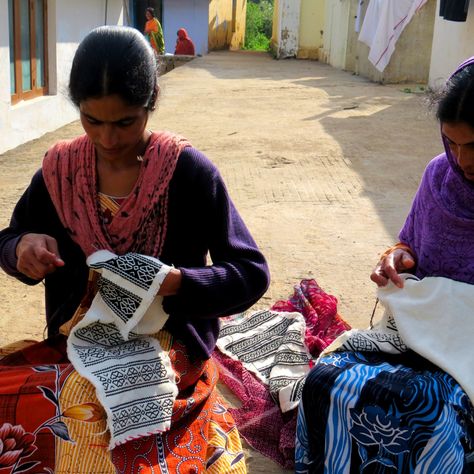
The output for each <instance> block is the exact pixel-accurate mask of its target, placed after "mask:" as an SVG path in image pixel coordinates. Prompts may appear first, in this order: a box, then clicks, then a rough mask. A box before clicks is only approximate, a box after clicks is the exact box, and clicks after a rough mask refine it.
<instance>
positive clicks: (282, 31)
mask: <svg viewBox="0 0 474 474" xmlns="http://www.w3.org/2000/svg"><path fill="white" fill-rule="evenodd" d="M300 13H301V0H279V2H278V19H277V21H278V26H277V28H278V44H277V45H276V48H275V49H276V51H275V53H276V56H277V58H290V57H294V56H296V54H297V53H298V44H299V29H300Z"/></svg>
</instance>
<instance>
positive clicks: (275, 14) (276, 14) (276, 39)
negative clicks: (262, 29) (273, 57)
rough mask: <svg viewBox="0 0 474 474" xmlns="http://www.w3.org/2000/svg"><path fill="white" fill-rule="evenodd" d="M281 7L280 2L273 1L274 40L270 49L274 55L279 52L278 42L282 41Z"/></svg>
mask: <svg viewBox="0 0 474 474" xmlns="http://www.w3.org/2000/svg"><path fill="white" fill-rule="evenodd" d="M279 7H280V2H279V1H278V0H274V1H273V25H272V39H271V41H270V47H271V49H272V51H273V52H274V53H276V51H277V50H278V42H279V40H280V34H279V31H278V29H279V28H280V22H279V18H280V15H279Z"/></svg>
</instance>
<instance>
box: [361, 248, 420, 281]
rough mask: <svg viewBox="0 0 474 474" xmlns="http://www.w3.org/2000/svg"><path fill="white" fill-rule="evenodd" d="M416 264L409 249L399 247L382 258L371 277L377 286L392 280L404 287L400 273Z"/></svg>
mask: <svg viewBox="0 0 474 474" xmlns="http://www.w3.org/2000/svg"><path fill="white" fill-rule="evenodd" d="M414 266H415V259H414V258H413V256H412V255H411V254H410V253H409V252H408V251H406V250H404V249H400V248H398V249H395V250H393V251H392V252H390V253H389V254H388V255H385V256H383V257H382V258H381V259H380V261H379V263H378V264H377V266H376V267H375V269H374V271H373V272H372V274H371V275H370V279H371V280H372V281H373V282H375V283H376V284H377V286H385V285H386V284H387V283H388V282H389V281H390V280H391V281H392V282H393V283H394V284H395V285H397V286H398V287H399V288H403V280H402V279H401V278H400V277H399V275H398V274H399V273H403V272H404V271H406V270H409V269H410V268H413V267H414Z"/></svg>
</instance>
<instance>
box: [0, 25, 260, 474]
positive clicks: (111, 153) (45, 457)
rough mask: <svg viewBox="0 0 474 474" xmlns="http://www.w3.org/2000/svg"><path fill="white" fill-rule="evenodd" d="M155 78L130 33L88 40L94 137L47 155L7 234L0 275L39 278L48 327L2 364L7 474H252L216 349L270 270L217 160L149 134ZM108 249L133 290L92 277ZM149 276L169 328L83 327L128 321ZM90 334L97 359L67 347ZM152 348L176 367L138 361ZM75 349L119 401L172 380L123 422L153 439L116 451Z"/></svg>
mask: <svg viewBox="0 0 474 474" xmlns="http://www.w3.org/2000/svg"><path fill="white" fill-rule="evenodd" d="M156 70H157V59H156V55H155V54H154V52H153V50H152V48H151V46H150V44H149V43H148V42H147V41H146V39H145V38H144V37H143V35H142V34H141V33H140V32H139V31H137V30H136V29H133V28H129V27H124V26H103V27H99V28H97V29H95V30H93V31H92V32H90V33H89V34H88V35H87V36H86V37H85V38H84V40H83V41H82V42H81V44H80V45H79V47H78V49H77V51H76V54H75V56H74V60H73V64H72V69H71V73H70V82H69V93H70V97H71V99H72V102H73V103H74V104H75V105H76V106H77V107H78V109H79V113H80V119H81V122H82V125H83V128H84V130H85V134H84V135H81V136H79V137H77V138H74V139H72V140H69V141H61V142H58V143H56V144H55V145H53V146H52V148H51V149H50V150H49V151H48V152H47V153H46V155H45V157H44V160H43V165H42V168H41V169H40V170H38V171H37V173H36V174H35V175H34V176H33V178H32V181H31V183H30V185H29V186H28V188H27V189H26V191H25V192H24V194H23V196H22V197H21V198H20V200H19V202H18V203H17V205H16V207H15V210H14V212H13V216H12V218H11V222H10V225H9V227H8V228H6V229H4V230H3V231H2V232H0V265H1V267H2V268H3V270H4V271H5V272H6V273H7V274H9V275H11V276H13V277H16V278H17V279H18V280H20V281H21V282H23V283H26V284H27V285H36V284H38V283H40V282H44V287H45V301H46V318H47V328H48V338H47V339H46V341H43V342H39V343H36V344H33V345H28V346H27V347H24V348H22V350H19V351H16V352H13V353H12V354H9V355H7V356H6V357H4V358H3V359H0V386H1V387H3V388H5V390H3V389H2V392H1V393H0V432H3V434H4V436H3V437H2V439H7V440H9V439H10V438H12V439H13V438H15V439H16V440H17V444H16V446H20V441H21V443H22V444H21V449H22V451H19V449H20V448H15V449H17V451H14V454H15V453H16V454H15V456H13V455H12V456H11V457H9V458H8V459H7V457H6V455H5V456H3V457H5V459H6V461H8V462H10V460H11V465H12V466H13V465H16V464H15V463H16V462H17V461H18V460H19V458H20V455H21V453H22V452H23V451H24V453H25V454H24V455H25V456H27V455H28V456H29V457H28V461H29V462H32V463H33V466H35V465H36V464H35V463H40V462H41V463H42V464H41V466H42V468H43V470H44V471H46V470H47V471H48V472H75V473H88V472H101V473H109V472H110V473H115V472H121V473H130V474H132V473H136V472H140V471H141V470H142V469H147V470H148V469H152V470H154V469H158V470H159V471H160V472H165V471H166V472H204V471H205V470H208V471H207V472H219V473H221V472H222V473H228V472H232V473H244V472H246V469H245V459H244V455H243V452H242V447H241V443H240V437H239V433H238V431H237V428H236V426H235V423H234V421H233V418H232V416H231V415H230V413H229V411H228V410H227V408H226V406H225V405H224V403H223V402H222V401H221V399H220V397H219V395H218V393H217V389H216V384H217V380H218V371H217V368H216V365H215V363H214V361H213V359H211V358H210V356H211V353H212V352H213V350H214V347H215V344H216V340H217V337H218V334H219V327H220V323H219V318H220V317H221V316H228V315H230V314H234V313H239V312H241V311H245V310H246V309H248V308H249V307H250V306H252V305H253V304H254V303H255V302H257V300H258V299H259V298H260V297H261V296H262V295H263V293H264V292H265V291H266V289H267V287H268V284H269V271H268V267H267V263H266V261H265V258H264V256H263V255H262V253H261V252H260V250H259V249H258V247H257V245H256V243H255V242H254V240H253V238H252V236H251V235H250V232H249V231H248V229H247V227H246V225H245V224H244V222H243V220H242V218H241V217H240V215H239V213H238V211H237V209H236V208H235V206H234V204H233V202H232V200H231V199H230V197H229V194H228V192H227V189H226V186H225V184H224V182H223V180H222V177H221V175H220V173H219V171H218V170H217V168H216V167H215V166H214V165H213V164H212V162H211V161H210V160H209V159H208V158H207V157H206V156H205V155H204V154H203V153H201V152H200V151H198V150H197V149H195V148H194V147H193V146H192V145H191V144H190V143H189V142H188V141H187V140H186V139H185V138H183V137H180V136H177V135H175V134H173V133H171V132H164V131H151V130H149V129H148V128H147V122H148V119H149V117H150V114H151V113H152V111H153V110H155V107H156V105H157V98H158V95H159V94H158V93H159V87H158V83H157V74H156ZM104 251H106V252H107V253H108V255H110V253H112V254H113V255H116V256H117V257H114V258H111V259H110V261H109V260H108V261H107V262H109V263H107V262H106V264H108V265H109V267H110V268H112V267H111V266H110V265H112V263H110V262H118V263H113V265H114V267H113V268H115V269H116V270H117V269H118V268H120V270H117V271H118V272H119V273H120V274H123V275H126V276H127V277H128V276H130V278H131V279H130V281H129V280H127V281H126V282H125V283H126V285H125V286H123V287H120V286H118V283H117V281H119V280H117V279H116V278H115V277H114V278H115V279H114V281H113V283H111V280H108V282H107V280H106V279H104V278H103V277H102V276H99V273H97V272H96V271H94V270H93V268H97V267H93V266H92V265H91V263H90V257H91V255H96V254H97V253H103V252H104ZM140 262H142V263H140ZM143 262H145V264H144V265H143ZM211 262H212V263H211ZM154 268H155V269H156V268H160V272H161V271H162V270H163V269H166V272H165V273H162V275H163V278H162V280H161V282H160V285H158V286H156V290H155V291H157V293H156V296H153V297H154V298H155V300H154V301H155V302H157V310H156V312H152V313H150V314H151V316H150V317H151V319H150V317H149V322H150V323H152V326H151V327H153V326H154V324H155V321H156V318H158V314H162V313H163V312H164V313H165V314H166V318H165V322H164V326H162V329H159V330H158V331H157V332H155V331H154V330H153V331H151V332H150V331H149V332H148V334H150V336H149V337H147V338H146V339H144V338H143V337H141V336H140V334H139V333H138V331H137V333H136V334H133V335H132V336H131V337H132V339H128V340H126V341H123V340H122V338H121V337H120V334H118V333H117V331H116V329H114V328H113V327H112V326H111V325H110V324H109V323H107V324H102V323H101V324H99V323H96V322H94V323H93V324H91V325H90V326H87V327H85V329H81V330H83V332H82V333H80V334H78V330H77V327H80V328H83V326H80V325H81V324H83V323H84V321H85V320H87V318H88V317H89V314H91V313H93V314H94V316H93V317H94V318H96V316H95V315H99V316H100V313H101V312H103V311H106V312H109V311H110V308H115V309H116V310H117V308H118V310H119V311H120V314H121V315H122V316H123V317H126V315H127V314H129V313H130V311H131V310H133V308H134V301H137V298H138V297H137V295H138V294H140V295H142V296H140V298H139V299H138V301H144V296H143V292H144V291H145V290H146V289H147V288H149V287H150V278H151V277H150V275H153V271H154V270H153V269H154ZM130 272H131V273H130ZM132 273H133V278H132V277H131V275H132ZM101 275H102V274H101ZM114 275H117V274H114ZM137 280H138V282H139V287H138V286H137V284H135V286H132V285H131V283H130V282H131V281H137ZM120 281H121V280H120ZM155 281H156V279H153V282H155ZM153 284H155V283H153ZM104 288H105V292H104ZM132 290H133V291H135V293H133V292H132ZM147 294H148V293H147ZM98 296H100V297H101V298H102V300H101V301H102V303H103V302H104V301H108V303H109V304H110V305H111V306H107V305H103V304H102V303H100V304H102V306H101V307H100V308H102V309H100V310H97V311H96V312H93V311H92V309H91V308H98V306H94V304H95V302H96V301H98V300H97V297H98ZM145 296H146V295H145ZM106 297H107V298H108V299H106ZM99 301H100V300H99ZM140 304H141V303H140ZM155 306H156V305H155ZM132 314H133V313H132ZM147 314H148V313H147ZM18 317H19V318H20V317H27V316H26V315H18ZM160 317H161V316H160ZM96 319H97V318H96ZM96 319H94V321H96ZM99 321H100V320H99ZM113 321H115V319H114V320H113ZM119 322H120V321H119ZM114 324H116V323H115V322H114ZM84 331H85V332H84ZM111 331H112V332H111ZM84 334H87V341H92V342H96V341H97V337H99V345H96V346H93V352H91V351H90V350H89V348H86V349H87V351H86V350H84V351H83V349H82V346H81V351H82V352H80V353H79V352H78V351H77V350H76V347H73V346H71V345H70V341H71V335H72V336H75V337H76V339H75V340H76V341H77V340H79V336H80V335H82V336H81V337H85V336H83V335H84ZM110 334H112V336H113V337H111V336H110ZM145 334H146V333H145ZM66 337H68V339H67V352H66ZM133 338H135V339H133ZM82 340H83V339H81V340H80V341H82ZM150 340H151V341H153V344H154V345H157V344H158V343H159V344H160V346H161V352H160V354H161V355H162V356H163V357H165V359H164V360H167V361H168V362H166V363H158V362H156V364H155V362H153V364H151V363H146V364H145V366H143V363H142V362H141V360H142V358H143V357H144V355H143V354H144V353H145V352H146V351H145V349H147V347H149V345H150V344H151V342H150ZM132 349H133V351H132ZM146 353H147V352H146ZM0 354H1V352H0ZM71 354H73V355H77V354H79V357H78V358H77V361H78V362H81V363H82V361H86V362H87V363H88V364H89V365H90V364H92V363H94V364H96V363H102V362H103V363H108V364H112V366H113V370H102V369H101V371H100V373H101V375H100V377H101V378H102V379H103V378H107V376H108V375H107V374H115V375H116V376H117V377H118V379H114V380H116V381H118V383H117V384H116V385H115V382H114V381H112V380H108V379H107V380H108V381H107V383H106V384H104V385H102V388H104V387H107V389H108V390H109V389H110V387H112V386H113V387H114V389H115V390H116V391H118V392H119V393H120V396H122V392H121V391H122V390H123V388H124V386H131V387H132V392H133V393H134V392H135V391H137V390H139V389H141V386H146V385H147V384H148V385H149V386H150V387H151V388H150V389H151V390H153V391H154V392H153V393H155V392H158V391H159V390H161V385H160V384H159V383H157V382H156V380H157V378H159V379H160V380H161V378H162V377H163V374H166V373H167V371H168V373H171V374H172V375H173V376H172V377H171V379H172V382H171V385H172V389H171V390H170V391H171V392H173V391H175V393H176V394H177V396H176V398H174V400H173V399H171V400H170V398H169V397H168V395H166V397H165V398H163V400H164V401H163V404H162V406H161V407H160V409H157V408H156V406H155V405H154V404H153V403H154V402H153V403H151V402H148V401H146V400H147V399H144V400H145V401H146V403H145V402H143V404H141V401H140V400H142V399H139V400H138V402H140V407H141V411H137V412H136V413H131V418H120V417H118V419H117V420H116V421H117V423H118V424H119V425H120V424H121V423H122V424H123V425H124V429H125V428H127V429H129V428H131V429H135V427H136V428H137V429H144V430H145V431H146V435H141V436H135V435H133V436H132V435H131V436H129V437H128V438H127V441H126V442H124V443H122V444H117V445H115V446H112V448H113V449H112V450H111V451H109V450H108V449H107V447H108V446H109V447H110V445H108V439H107V426H109V425H104V420H105V419H107V420H110V419H111V418H112V416H111V413H110V410H109V411H107V410H106V412H107V413H108V416H107V418H105V415H104V410H103V407H101V405H103V404H102V403H101V402H99V400H102V399H100V398H98V396H99V395H100V392H99V391H96V390H95V389H94V386H92V385H91V383H90V381H89V379H86V378H85V377H83V376H82V375H79V374H78V372H77V368H76V365H72V364H71V363H70V362H71V361H72V360H71V357H70V356H71ZM85 354H87V355H85ZM104 354H105V355H104ZM108 354H110V355H108ZM106 355H108V357H106ZM135 356H136V357H135ZM127 357H133V363H130V364H126V363H125V362H124V361H125V360H127V359H126V358H127ZM153 360H154V359H153ZM107 361H109V362H107ZM72 362H74V361H72ZM117 365H118V366H119V368H117ZM167 367H168V369H167ZM127 374H130V377H129V376H128V375H127ZM90 380H93V379H90ZM167 384H168V385H169V383H168V382H167ZM173 384H174V385H173ZM7 387H8V388H7ZM23 394H26V395H23ZM153 396H154V395H153ZM120 404H121V405H120V407H121V409H122V405H125V403H124V402H123V401H121V402H120ZM126 408H127V407H126V406H125V407H123V409H124V410H125V409H126ZM32 413H34V416H32V415H31V414H32ZM113 413H114V418H117V417H115V412H113ZM155 416H167V417H168V420H169V422H170V426H169V429H167V430H162V431H158V430H156V429H155V428H153V429H148V424H147V423H149V422H150V419H152V418H154V417H155ZM127 423H128V425H127ZM2 425H3V426H2ZM135 425H136V426H135ZM48 427H49V428H48ZM143 427H144V428H143ZM156 433H157V434H156ZM37 440H38V441H40V443H37ZM128 440H130V441H128ZM12 442H13V441H12ZM2 446H3V445H2ZM5 449H6V450H8V449H10V448H9V447H8V446H7V445H6V442H5V448H4V451H1V450H0V451H1V452H2V453H5V452H6V451H5ZM30 454H31V456H30ZM1 467H5V464H2V466H1ZM20 467H21V466H20ZM38 469H39V468H38ZM35 472H38V471H35Z"/></svg>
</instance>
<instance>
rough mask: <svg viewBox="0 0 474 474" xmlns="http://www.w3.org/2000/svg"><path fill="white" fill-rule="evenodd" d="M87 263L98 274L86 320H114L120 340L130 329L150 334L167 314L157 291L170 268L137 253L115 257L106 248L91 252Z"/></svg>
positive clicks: (105, 321)
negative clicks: (98, 277)
mask: <svg viewBox="0 0 474 474" xmlns="http://www.w3.org/2000/svg"><path fill="white" fill-rule="evenodd" d="M87 264H88V265H89V267H91V268H93V269H94V270H95V271H97V272H99V273H100V274H101V277H100V279H99V281H98V293H97V295H96V297H95V298H94V301H93V302H92V305H91V308H90V309H89V312H88V319H89V320H90V319H91V318H94V319H95V318H96V317H97V318H98V319H97V320H100V321H102V322H104V323H107V322H113V323H115V325H116V326H117V329H118V330H119V332H120V334H121V335H122V337H123V338H124V340H128V337H129V333H130V331H134V332H136V333H137V334H153V333H155V332H157V331H159V330H160V329H161V328H162V327H163V326H164V324H165V322H166V320H167V318H168V315H167V314H166V313H165V312H164V310H163V307H162V300H163V298H162V297H161V296H158V292H159V290H160V287H161V285H162V283H163V281H164V280H165V278H166V276H167V275H168V274H169V273H170V271H171V270H172V267H170V266H169V265H166V264H164V263H163V262H161V261H160V260H158V259H157V258H154V257H149V256H145V255H140V254H137V253H127V254H125V255H121V256H117V255H115V254H114V253H112V252H109V251H108V250H99V251H97V252H94V253H93V254H92V255H90V256H89V257H88V258H87Z"/></svg>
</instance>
